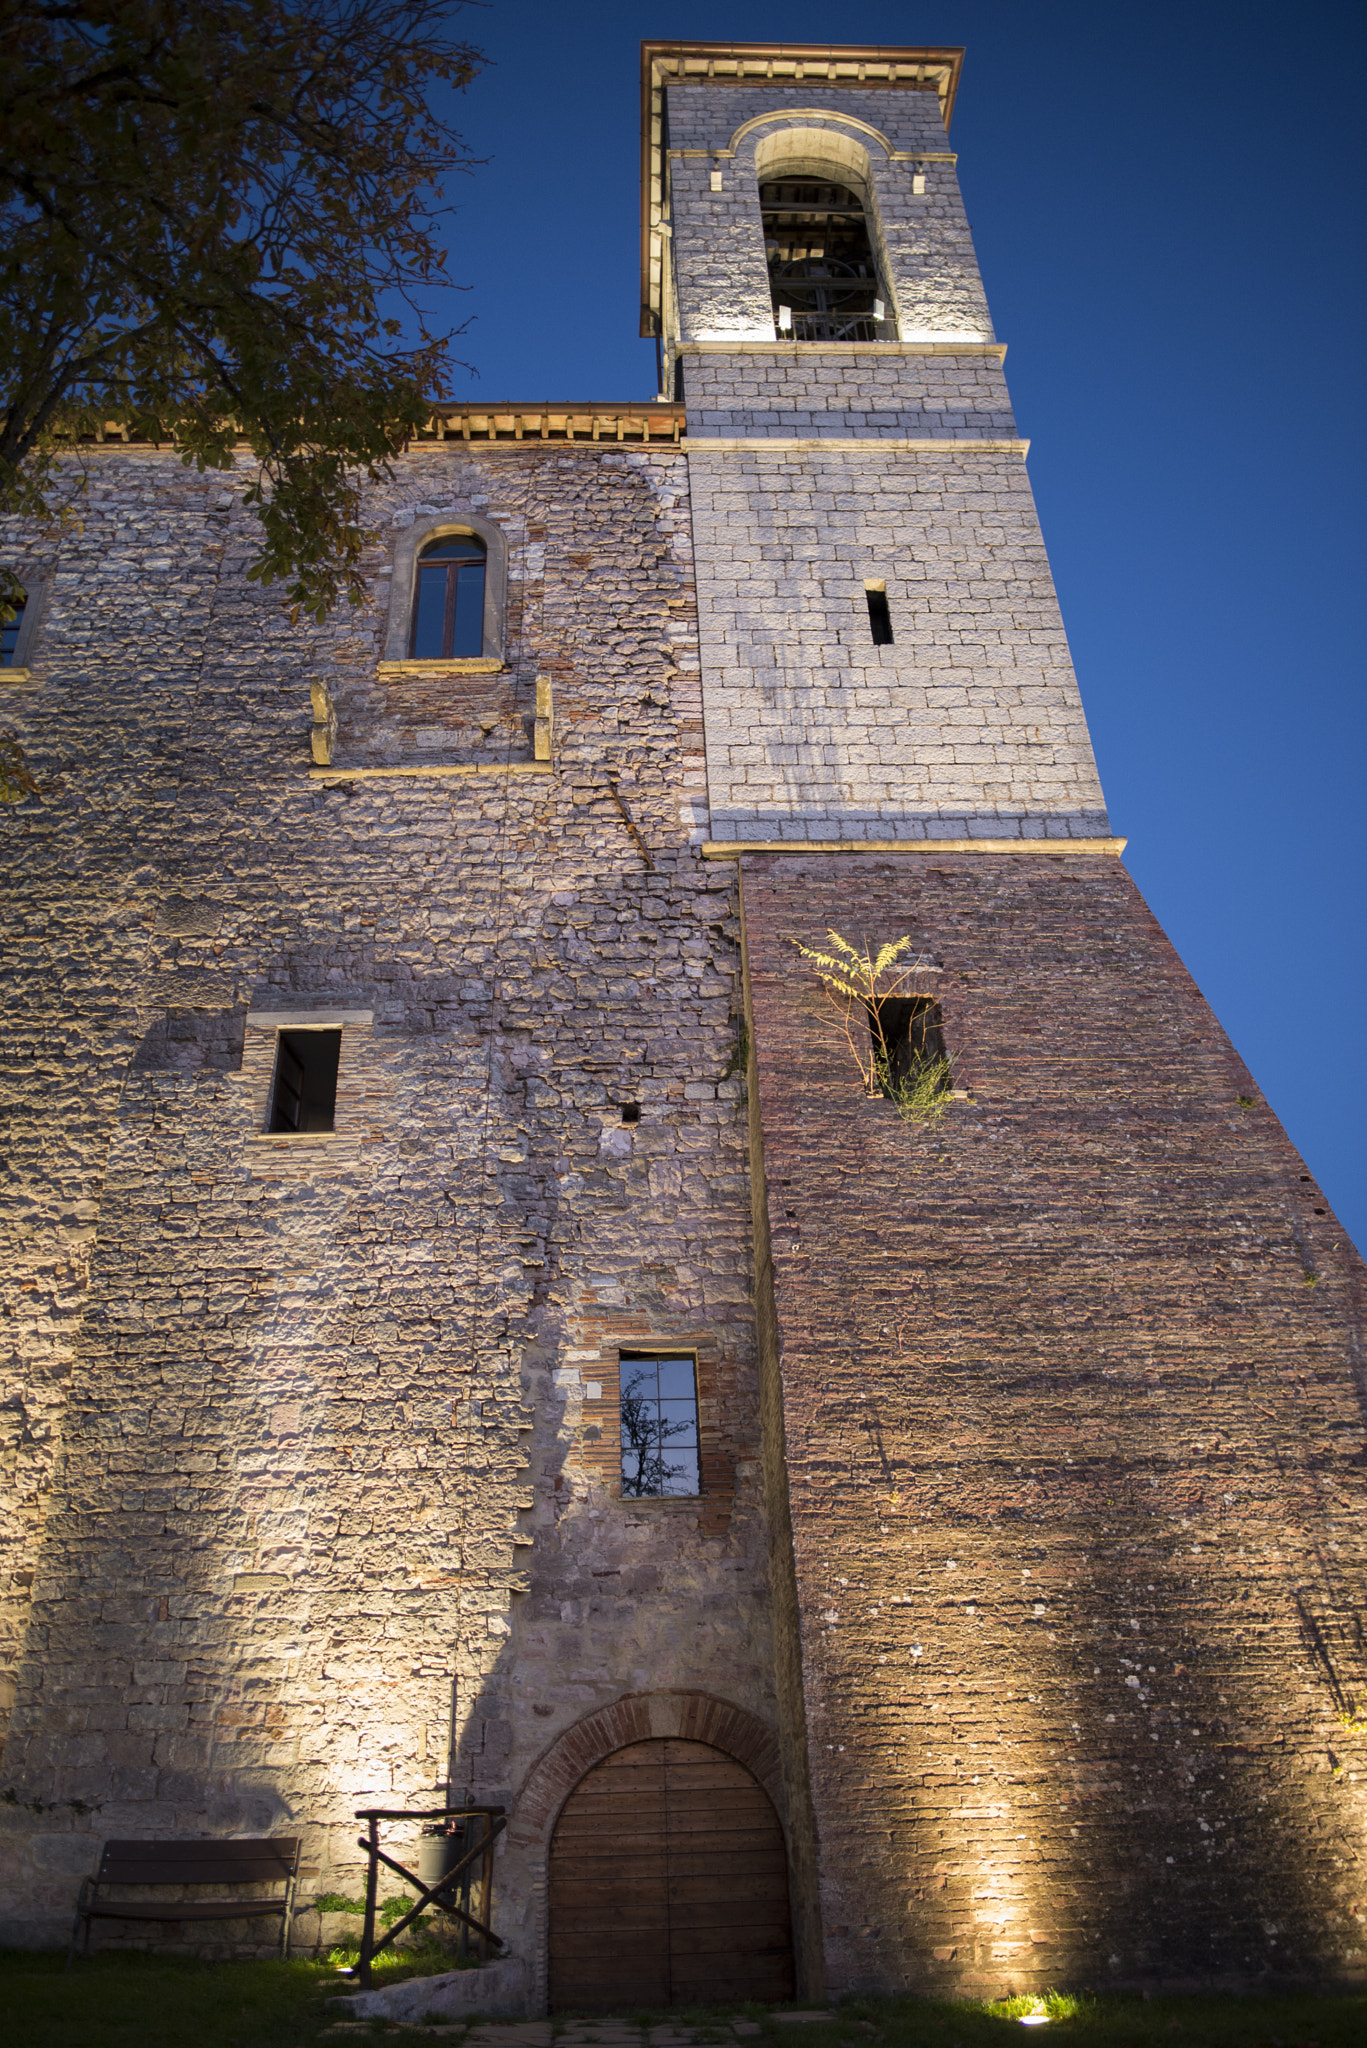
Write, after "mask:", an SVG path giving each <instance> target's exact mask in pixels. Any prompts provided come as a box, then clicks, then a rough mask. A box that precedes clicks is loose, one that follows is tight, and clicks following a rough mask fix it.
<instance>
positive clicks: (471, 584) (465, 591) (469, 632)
mask: <svg viewBox="0 0 1367 2048" xmlns="http://www.w3.org/2000/svg"><path fill="white" fill-rule="evenodd" d="M486 568H487V558H486V555H485V548H484V543H483V541H482V540H476V539H475V537H474V535H473V534H470V533H445V534H443V535H442V536H441V538H440V540H433V541H429V542H428V544H427V546H426V547H425V548H424V549H423V551H422V553H421V554H420V555H419V556H418V584H417V589H416V590H415V591H414V593H413V631H412V634H411V636H410V639H409V648H408V652H409V658H410V659H411V660H413V661H456V660H468V659H470V658H471V657H472V656H475V657H477V656H479V655H481V654H482V653H483V652H484V577H485V571H486Z"/></svg>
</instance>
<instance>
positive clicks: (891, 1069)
mask: <svg viewBox="0 0 1367 2048" xmlns="http://www.w3.org/2000/svg"><path fill="white" fill-rule="evenodd" d="M869 1036H870V1038H871V1039H872V1040H873V1054H874V1062H875V1066H876V1068H877V1072H878V1082H879V1086H880V1087H881V1088H882V1090H883V1093H884V1094H885V1095H894V1094H896V1093H897V1092H898V1091H899V1090H900V1089H903V1088H907V1087H910V1086H914V1085H915V1084H916V1082H918V1081H919V1080H921V1079H923V1078H924V1079H926V1080H928V1081H929V1082H930V1083H931V1086H932V1090H933V1092H934V1093H935V1094H937V1095H945V1094H948V1092H949V1088H950V1071H949V1056H948V1054H947V1053H946V1051H945V1034H944V1026H943V1024H942V1022H941V1019H940V1005H939V1004H938V1003H937V1002H936V1000H935V998H934V996H885V997H884V998H883V1000H882V1002H881V1003H871V1004H870V1005H869Z"/></svg>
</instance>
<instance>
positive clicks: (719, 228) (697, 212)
mask: <svg viewBox="0 0 1367 2048" xmlns="http://www.w3.org/2000/svg"><path fill="white" fill-rule="evenodd" d="M666 99H667V102H668V131H669V133H668V148H669V170H670V188H671V195H672V197H671V222H672V236H671V240H672V248H673V256H674V279H675V283H674V294H675V299H674V303H675V306H676V332H677V337H678V338H679V339H682V340H683V341H705V340H709V339H711V340H719V339H725V338H735V339H737V340H739V339H744V338H746V337H747V336H748V337H750V338H753V339H757V340H758V339H766V338H767V339H769V340H772V339H773V334H774V318H773V306H772V302H771V299H770V295H769V279H768V274H767V271H766V268H765V260H764V235H763V231H762V228H761V225H760V204H759V180H758V175H757V172H756V164H755V151H756V149H757V147H758V146H759V144H760V142H761V141H762V140H763V139H764V137H765V136H766V135H767V134H769V133H771V132H773V131H776V130H778V129H781V128H783V127H786V126H800V127H801V128H802V129H803V130H804V131H813V130H814V131H818V132H820V131H823V130H825V131H827V132H829V133H830V134H831V136H832V137H833V139H836V140H839V141H849V142H851V143H853V145H854V148H855V149H856V151H857V152H858V153H859V156H860V158H861V159H862V160H863V162H865V163H866V164H867V183H868V186H869V188H870V190H871V199H872V209H871V220H870V227H871V230H872V236H873V240H874V244H875V246H876V248H877V250H878V254H879V258H880V261H881V264H882V267H883V270H884V274H885V278H886V282H887V285H888V289H889V291H890V292H891V294H892V309H891V314H890V317H891V318H892V319H894V320H895V321H896V323H897V333H898V335H899V337H900V339H901V340H903V341H935V340H948V339H950V338H952V337H955V336H961V337H963V338H964V339H965V340H970V341H990V340H991V339H992V326H991V321H990V319H989V316H988V311H987V302H986V299H985V298H984V295H983V288H982V281H981V279H980V277H979V275H978V267H977V263H976V260H975V258H974V255H973V238H972V234H971V232H970V230H969V226H968V221H967V219H966V217H965V214H964V208H963V199H962V197H961V195H960V192H959V185H958V179H957V177H956V176H955V172H954V164H953V161H952V160H949V161H925V160H923V157H937V156H938V157H941V158H945V157H947V156H948V154H949V145H948V141H947V138H946V136H945V131H944V124H943V122H942V121H941V118H940V107H939V101H938V100H937V98H936V96H935V94H934V93H928V92H898V91H889V92H864V91H855V90H853V89H851V88H848V87H844V86H842V87H840V88H834V87H831V86H827V85H812V86H806V87H803V86H788V87H775V86H772V85H755V86H723V85H718V84H704V83H697V84H693V83H687V84H678V85H673V84H672V85H670V86H668V87H667V88H666ZM799 115H801V116H802V118H801V120H800V121H799V120H798V119H797V117H798V116H799ZM842 115H843V116H845V117H847V118H846V119H845V120H844V121H843V122H842V120H841V119H840V116H842ZM757 117H758V118H759V120H760V125H758V126H757V127H755V128H751V129H749V130H748V132H747V133H746V134H745V135H744V136H741V137H739V138H738V140H737V143H736V153H735V155H734V156H733V157H730V156H728V157H726V158H724V159H718V158H717V157H716V154H715V153H716V152H717V151H719V150H726V149H728V148H729V147H730V145H731V142H732V138H733V136H734V135H735V134H736V131H737V130H739V129H740V128H741V127H742V126H743V125H744V124H745V123H747V122H749V121H752V120H755V119H757ZM770 117H772V119H771V118H770ZM870 129H873V130H876V131H877V134H876V135H871V134H870V133H869V130H870ZM878 136H881V137H883V138H885V139H886V143H887V145H888V147H887V148H885V147H884V144H883V142H881V141H880V140H878ZM889 148H891V149H892V150H894V151H897V152H899V153H900V152H905V153H906V159H905V160H903V159H902V158H901V157H898V158H892V157H890V156H889V153H888V149H889ZM913 154H917V160H916V161H911V160H910V158H911V156H912V155H913ZM714 170H720V171H721V174H722V189H721V191H720V192H714V191H713V190H712V186H711V174H712V172H713V171H714ZM918 176H919V177H920V178H921V179H922V180H923V181H924V190H923V191H921V192H917V191H916V189H915V183H914V180H915V179H916V178H917V177H918Z"/></svg>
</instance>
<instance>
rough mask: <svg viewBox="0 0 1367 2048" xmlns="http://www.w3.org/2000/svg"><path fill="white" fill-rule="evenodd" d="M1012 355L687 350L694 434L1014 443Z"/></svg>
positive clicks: (880, 346)
mask: <svg viewBox="0 0 1367 2048" xmlns="http://www.w3.org/2000/svg"><path fill="white" fill-rule="evenodd" d="M1002 353H1003V351H1002V350H1001V349H999V348H998V347H996V346H995V344H994V345H993V346H992V347H991V348H990V350H989V349H988V348H985V347H981V346H980V347H977V348H971V349H970V348H968V347H958V346H951V345H950V344H948V343H944V342H918V343H903V342H848V343H844V342H832V343H813V342H788V343H780V342H770V343H767V344H761V343H758V342H747V343H745V344H744V345H743V346H742V345H740V344H734V343H733V344H729V345H719V344H717V343H709V344H703V343H701V342H697V343H693V344H691V345H689V344H685V345H684V347H683V348H682V349H681V350H680V355H681V357H682V359H683V365H684V396H685V398H686V399H687V402H688V433H689V438H690V440H698V439H702V438H705V437H711V436H713V435H717V436H731V435H734V436H736V437H738V438H741V439H755V438H763V439H780V440H783V439H787V440H799V441H800V440H809V439H816V438H818V437H826V438H830V437H837V438H839V439H842V440H843V439H851V438H852V439H855V440H860V441H864V440H882V441H887V439H888V438H889V437H890V436H894V435H907V436H909V437H920V436H922V435H934V436H937V437H941V438H946V439H952V438H954V437H955V436H959V435H962V436H965V437H978V436H982V437H986V438H988V439H993V438H996V437H998V436H1005V437H1007V438H1010V439H1013V440H1014V438H1015V433H1016V422H1015V418H1014V416H1013V414H1012V411H1011V400H1010V397H1009V395H1008V393H1007V389H1006V379H1005V377H1004V376H1003V374H1002V363H1001V358H1002Z"/></svg>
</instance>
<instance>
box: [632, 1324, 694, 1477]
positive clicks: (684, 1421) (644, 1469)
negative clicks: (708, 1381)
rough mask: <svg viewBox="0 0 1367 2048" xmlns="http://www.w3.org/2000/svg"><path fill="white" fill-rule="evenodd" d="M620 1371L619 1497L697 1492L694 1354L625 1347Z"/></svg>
mask: <svg viewBox="0 0 1367 2048" xmlns="http://www.w3.org/2000/svg"><path fill="white" fill-rule="evenodd" d="M621 1374H622V1494H623V1497H624V1498H627V1499H632V1500H645V1499H651V1498H654V1499H661V1498H667V1497H671V1496H685V1497H686V1496H688V1495H690V1494H693V1495H696V1494H700V1493H701V1492H702V1479H701V1471H700V1468H699V1464H698V1378H697V1366H696V1363H695V1361H694V1359H693V1358H692V1357H690V1356H687V1355H686V1354H682V1353H678V1352H674V1353H670V1354H669V1355H665V1354H664V1353H660V1352H626V1351H624V1352H623V1353H622V1354H621Z"/></svg>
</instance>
